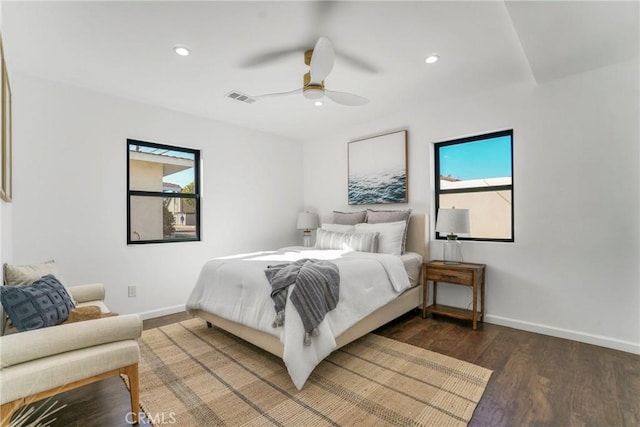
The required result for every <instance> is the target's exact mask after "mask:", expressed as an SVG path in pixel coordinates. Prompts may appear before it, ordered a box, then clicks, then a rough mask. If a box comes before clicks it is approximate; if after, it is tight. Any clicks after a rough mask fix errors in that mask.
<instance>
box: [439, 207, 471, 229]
mask: <svg viewBox="0 0 640 427" xmlns="http://www.w3.org/2000/svg"><path fill="white" fill-rule="evenodd" d="M436 231H438V232H440V233H451V234H456V233H469V209H455V208H454V209H438V219H437V220H436Z"/></svg>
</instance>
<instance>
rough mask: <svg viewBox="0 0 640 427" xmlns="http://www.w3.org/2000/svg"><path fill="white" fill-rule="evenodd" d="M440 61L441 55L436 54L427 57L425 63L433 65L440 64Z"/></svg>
mask: <svg viewBox="0 0 640 427" xmlns="http://www.w3.org/2000/svg"><path fill="white" fill-rule="evenodd" d="M438 59H440V55H438V54H437V53H434V54H431V55H429V56H427V59H425V60H424V62H426V63H427V64H433V63H434V62H438Z"/></svg>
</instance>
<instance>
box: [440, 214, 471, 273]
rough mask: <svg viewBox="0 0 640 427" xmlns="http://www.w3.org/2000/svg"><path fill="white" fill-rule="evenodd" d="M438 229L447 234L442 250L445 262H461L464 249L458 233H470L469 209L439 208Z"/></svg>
mask: <svg viewBox="0 0 640 427" xmlns="http://www.w3.org/2000/svg"><path fill="white" fill-rule="evenodd" d="M436 231H437V232H440V233H449V234H447V241H446V242H445V243H444V247H443V250H442V260H443V261H444V263H445V264H460V263H461V262H462V249H461V247H460V242H459V241H458V236H457V235H456V233H469V209H456V208H455V207H453V208H451V209H438V218H437V219H436Z"/></svg>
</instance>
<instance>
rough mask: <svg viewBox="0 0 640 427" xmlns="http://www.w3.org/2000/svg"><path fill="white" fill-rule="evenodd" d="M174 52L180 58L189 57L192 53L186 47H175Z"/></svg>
mask: <svg viewBox="0 0 640 427" xmlns="http://www.w3.org/2000/svg"><path fill="white" fill-rule="evenodd" d="M173 51H174V52H175V53H177V54H178V55H180V56H189V54H190V53H191V51H190V50H189V49H188V48H186V47H184V46H175V47H174V48H173Z"/></svg>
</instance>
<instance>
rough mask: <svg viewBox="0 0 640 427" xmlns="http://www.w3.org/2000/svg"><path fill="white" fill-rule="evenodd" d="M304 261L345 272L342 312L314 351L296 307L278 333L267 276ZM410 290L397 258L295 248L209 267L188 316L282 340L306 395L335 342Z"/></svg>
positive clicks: (327, 322)
mask: <svg viewBox="0 0 640 427" xmlns="http://www.w3.org/2000/svg"><path fill="white" fill-rule="evenodd" d="M302 258H313V259H324V260H331V261H332V262H334V263H335V264H336V265H337V266H338V269H339V270H340V301H339V302H338V306H337V307H336V308H335V309H334V310H332V311H331V312H329V313H328V314H327V316H326V317H325V319H324V321H323V322H322V323H321V324H320V326H319V327H318V329H319V331H320V335H319V336H316V337H313V338H312V344H311V346H308V347H305V346H304V345H303V338H304V328H303V326H302V321H301V320H300V316H299V315H298V313H297V311H296V310H295V308H294V306H293V304H289V303H287V306H286V309H285V323H284V326H283V327H280V328H273V327H272V322H273V320H274V317H275V310H274V307H273V301H272V299H271V297H270V293H271V285H270V284H269V281H268V280H267V278H266V276H265V274H264V270H265V269H266V268H267V266H269V265H276V264H281V263H284V262H292V261H296V260H298V259H302ZM409 287H410V284H409V279H408V277H407V273H406V271H405V268H404V266H403V265H402V261H401V260H400V257H397V256H395V255H384V254H373V253H364V252H346V251H341V250H312V249H306V248H300V247H291V248H283V249H280V250H278V251H269V252H256V253H251V254H243V255H237V256H233V257H224V258H215V259H212V260H210V261H208V262H207V263H205V265H204V266H203V267H202V271H201V272H200V276H199V277H198V281H197V282H196V286H195V288H194V289H193V291H192V292H191V295H190V296H189V299H188V301H187V310H197V309H200V310H203V311H207V312H209V313H213V314H216V315H218V316H220V317H223V318H225V319H228V320H232V321H234V322H238V323H242V324H244V325H247V326H249V327H251V328H254V329H259V330H261V331H264V332H267V333H269V334H272V335H275V336H276V337H279V338H280V341H281V342H282V344H283V345H284V355H283V360H284V363H285V365H286V366H287V370H288V371H289V375H290V376H291V379H292V380H293V383H294V384H295V386H296V387H297V388H298V390H300V389H301V388H302V386H303V385H304V383H305V382H306V380H307V378H308V377H309V375H310V374H311V372H312V371H313V369H314V368H315V367H316V365H317V364H318V363H320V361H322V359H324V358H325V357H327V356H328V355H329V354H330V353H331V352H332V351H333V350H334V349H335V348H336V341H335V337H337V336H339V335H340V334H341V333H342V332H344V331H345V330H347V329H348V328H349V327H351V326H353V325H354V324H355V323H357V322H358V321H359V320H360V319H362V318H364V317H365V316H366V315H367V314H369V313H371V312H372V311H374V310H376V309H377V308H379V307H382V306H383V305H385V304H386V303H387V302H389V301H391V300H393V299H394V298H396V297H397V296H398V294H400V293H401V292H402V291H404V290H405V289H407V288H409Z"/></svg>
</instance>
